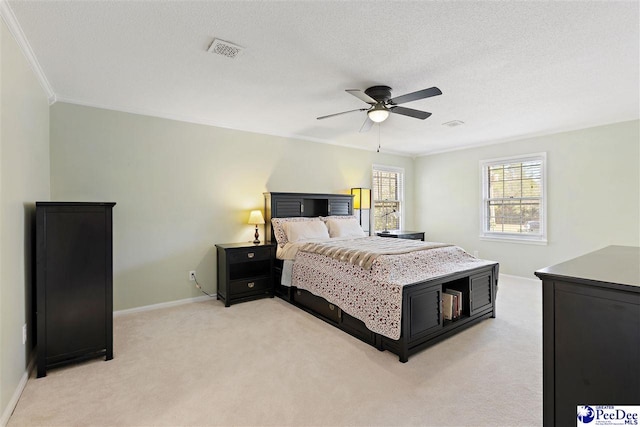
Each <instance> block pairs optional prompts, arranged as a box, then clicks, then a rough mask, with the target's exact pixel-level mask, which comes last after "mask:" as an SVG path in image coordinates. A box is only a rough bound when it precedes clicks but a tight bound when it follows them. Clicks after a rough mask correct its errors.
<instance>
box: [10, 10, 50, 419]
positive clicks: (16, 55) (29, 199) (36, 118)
mask: <svg viewBox="0 0 640 427" xmlns="http://www.w3.org/2000/svg"><path fill="white" fill-rule="evenodd" d="M0 23H1V24H0V27H1V28H0V46H1V47H0V202H1V203H0V236H2V238H1V240H0V241H1V243H0V349H2V351H0V425H2V424H3V423H5V422H6V421H7V419H8V416H9V415H10V409H12V406H13V404H14V403H15V400H16V399H17V397H18V395H17V393H18V392H19V391H20V390H21V387H20V384H21V382H24V381H26V378H27V373H26V368H27V364H28V359H29V357H30V354H31V348H32V346H33V339H32V337H33V325H32V320H31V319H32V315H33V310H32V304H31V299H32V295H33V294H32V283H33V279H34V278H33V274H32V267H33V262H32V256H31V253H32V249H33V247H32V224H33V221H32V219H33V218H32V217H33V214H34V212H35V201H36V200H48V199H49V103H48V101H47V96H46V94H45V92H44V90H43V89H42V87H41V86H40V84H39V82H38V80H37V79H36V76H35V75H34V73H33V72H32V71H31V68H30V67H29V64H28V62H27V60H26V59H25V57H24V56H23V54H22V52H21V50H20V48H19V47H18V45H17V43H16V41H15V39H14V38H13V36H12V35H11V33H10V32H9V30H8V28H7V26H6V24H5V22H4V21H2V20H0ZM25 323H26V324H27V326H28V328H29V334H28V340H27V343H26V345H24V344H22V326H23V325H24V324H25Z"/></svg>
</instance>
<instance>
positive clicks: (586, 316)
mask: <svg viewBox="0 0 640 427" xmlns="http://www.w3.org/2000/svg"><path fill="white" fill-rule="evenodd" d="M535 274H536V276H538V277H539V278H540V279H542V334H543V335H542V353H543V424H544V425H545V426H554V425H557V426H566V425H574V424H575V423H576V410H577V406H578V405H637V404H638V403H639V402H640V248H637V247H629V246H608V247H606V248H604V249H601V250H599V251H595V252H592V253H589V254H587V255H583V256H581V257H578V258H575V259H572V260H570V261H567V262H563V263H561V264H558V265H554V266H552V267H547V268H544V269H542V270H538V271H536V273H535Z"/></svg>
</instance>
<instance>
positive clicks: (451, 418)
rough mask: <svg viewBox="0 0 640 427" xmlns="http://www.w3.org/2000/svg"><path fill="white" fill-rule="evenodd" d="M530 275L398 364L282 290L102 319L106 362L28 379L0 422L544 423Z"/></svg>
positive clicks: (535, 290) (535, 286)
mask: <svg viewBox="0 0 640 427" xmlns="http://www.w3.org/2000/svg"><path fill="white" fill-rule="evenodd" d="M541 294H542V292H541V284H540V283H539V282H536V281H533V280H522V279H517V278H513V277H504V276H503V277H501V280H500V284H499V291H498V297H497V315H498V317H497V318H495V319H487V320H484V321H482V322H481V323H480V324H478V325H475V326H473V327H471V328H469V329H467V330H466V331H464V332H462V333H459V334H457V335H456V336H453V337H451V338H448V339H446V340H444V341H443V342H441V343H439V344H436V345H435V346H432V347H430V348H427V349H425V350H424V351H422V352H420V353H418V354H415V355H413V356H411V357H410V358H409V362H408V363H400V362H399V361H398V357H397V356H396V355H394V354H392V353H389V352H379V351H378V350H376V349H375V348H374V347H371V346H369V345H367V344H364V343H362V342H361V341H359V340H357V339H355V338H353V337H351V336H350V335H347V334H346V333H344V332H342V331H340V330H338V329H335V328H334V327H332V326H331V325H328V324H326V323H325V322H323V321H321V320H319V319H317V318H315V317H313V316H311V315H309V314H307V313H305V312H304V311H302V310H300V309H297V308H295V307H293V306H291V305H290V304H288V303H286V302H285V301H282V300H281V299H278V298H275V299H262V300H257V301H252V302H247V303H242V304H237V305H233V306H231V307H229V308H225V307H224V306H223V304H222V303H221V302H219V301H216V300H215V299H212V300H211V301H205V302H198V303H192V304H186V305H182V306H177V307H172V308H165V309H159V310H154V311H146V312H139V313H133V314H127V315H123V316H119V317H116V318H115V319H114V359H113V360H111V361H108V362H105V361H104V360H101V359H95V360H92V361H88V362H84V363H81V364H75V365H70V366H67V367H64V368H58V369H51V370H49V371H48V373H47V376H46V377H45V378H40V379H36V378H34V377H32V378H30V379H29V381H28V382H27V386H26V388H25V390H24V392H23V394H22V396H21V398H20V400H19V402H18V405H17V407H16V410H15V411H14V413H13V415H12V416H11V418H10V420H9V424H8V425H9V426H10V427H15V426H36V425H46V426H85V425H86V426H90V425H93V426H150V425H154V426H156V425H157V426H167V425H170V426H178V425H179V426H184V425H200V426H214V425H256V426H258V425H265V426H266V425H269V426H276V425H277V426H280V425H290V426H306V425H313V426H316V425H332V426H342V425H350V426H365V425H366V426H375V425H385V426H399V425H423V426H501V425H502V426H533V425H541V424H542V303H541Z"/></svg>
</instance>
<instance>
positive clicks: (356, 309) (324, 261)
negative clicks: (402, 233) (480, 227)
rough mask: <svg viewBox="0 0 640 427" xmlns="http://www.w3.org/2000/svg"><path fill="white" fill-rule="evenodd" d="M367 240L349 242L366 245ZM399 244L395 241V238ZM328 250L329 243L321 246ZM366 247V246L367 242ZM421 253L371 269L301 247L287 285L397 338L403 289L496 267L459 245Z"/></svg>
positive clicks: (379, 261)
mask: <svg viewBox="0 0 640 427" xmlns="http://www.w3.org/2000/svg"><path fill="white" fill-rule="evenodd" d="M372 239H379V240H393V241H396V239H389V238H382V237H364V238H360V239H354V242H355V243H356V244H358V241H360V242H361V243H362V245H363V246H364V245H365V242H366V241H369V240H372ZM398 240H399V239H398ZM323 245H328V246H330V245H331V243H323ZM367 245H368V243H367ZM423 246H424V247H425V248H426V249H423V250H411V251H408V252H405V253H396V254H379V255H377V256H376V257H375V259H374V260H373V262H372V263H371V265H370V268H369V269H367V268H363V267H362V266H361V265H358V263H355V264H354V263H350V262H348V260H347V261H344V260H342V259H341V258H340V257H337V258H336V257H332V256H327V255H323V254H322V253H316V252H322V251H318V249H317V248H312V247H311V246H309V247H308V249H309V250H305V247H304V246H303V247H301V248H300V249H299V250H298V253H297V254H296V257H295V262H294V264H293V272H292V283H291V284H292V285H293V286H296V287H297V288H299V289H305V290H307V291H309V292H311V293H313V294H314V295H318V296H321V297H323V298H324V299H326V300H327V301H329V302H331V303H333V304H335V305H337V306H339V307H340V308H341V309H342V310H343V311H345V312H346V313H348V314H350V315H351V316H353V317H355V318H357V319H360V320H361V321H363V322H364V323H365V325H366V326H367V328H369V329H370V330H371V331H373V332H376V333H379V334H381V335H384V336H386V337H389V338H391V339H394V340H397V339H399V338H400V333H401V319H402V288H403V287H404V286H405V285H409V284H412V283H418V282H423V281H425V280H430V279H435V278H437V277H441V276H445V275H447V274H451V273H456V272H461V271H466V270H471V269H474V268H478V267H482V266H486V265H492V264H495V262H494V261H487V260H481V259H477V258H475V257H473V256H471V255H469V254H468V253H467V252H465V251H464V250H463V249H462V248H460V247H458V246H442V244H438V243H433V242H425V244H424V245H423Z"/></svg>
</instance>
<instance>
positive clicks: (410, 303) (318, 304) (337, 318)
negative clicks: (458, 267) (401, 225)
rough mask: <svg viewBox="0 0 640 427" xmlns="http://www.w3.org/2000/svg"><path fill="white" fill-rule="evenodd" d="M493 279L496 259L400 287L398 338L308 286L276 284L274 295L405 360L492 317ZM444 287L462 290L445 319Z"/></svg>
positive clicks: (493, 314)
mask: <svg viewBox="0 0 640 427" xmlns="http://www.w3.org/2000/svg"><path fill="white" fill-rule="evenodd" d="M497 278H498V264H494V265H489V266H485V267H480V268H477V269H474V270H470V271H465V272H460V273H453V274H450V275H447V276H444V277H440V278H438V279H434V280H429V281H426V282H421V283H416V284H412V285H407V286H405V287H404V288H403V297H402V305H403V307H402V329H401V336H400V339H398V340H393V339H391V338H388V337H386V336H383V335H380V334H377V333H374V332H372V331H371V330H369V329H368V328H367V327H366V326H365V324H364V322H362V321H361V320H358V319H356V318H355V317H353V316H351V315H349V314H347V313H345V312H344V311H343V310H342V309H340V307H338V306H336V305H334V304H332V303H330V302H328V301H327V300H325V299H324V298H321V297H319V296H316V295H314V294H312V293H311V292H309V291H306V290H302V289H297V288H296V287H291V288H288V287H286V286H278V287H277V288H278V289H277V291H276V294H277V295H278V296H280V297H281V298H283V299H285V300H287V301H289V302H290V303H292V304H294V305H295V306H297V307H299V308H301V309H303V310H305V311H307V312H309V313H311V314H313V315H314V316H316V317H318V318H320V319H322V320H324V321H326V322H328V323H330V324H332V325H333V326H335V327H337V328H339V329H341V330H343V331H345V332H347V333H348V334H350V335H352V336H354V337H356V338H358V339H360V340H362V341H364V342H365V343H367V344H370V345H372V346H375V347H376V348H377V349H378V350H381V351H382V350H389V351H391V352H392V353H395V354H397V355H398V356H399V359H400V361H401V362H407V360H408V359H409V356H410V355H412V354H414V353H416V352H418V351H420V350H422V349H424V348H426V347H429V346H431V345H433V344H436V343H437V342H439V341H441V340H443V339H445V338H448V337H450V336H452V335H454V334H456V333H458V332H461V331H462V330H464V329H466V328H468V327H470V326H472V325H474V324H476V323H478V322H480V321H482V320H484V319H487V318H490V317H495V297H496V292H497ZM446 290H454V291H458V292H461V293H462V296H463V298H462V299H463V303H462V307H461V312H460V317H459V318H458V319H455V320H445V319H444V317H443V312H442V294H443V292H445V291H446Z"/></svg>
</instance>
